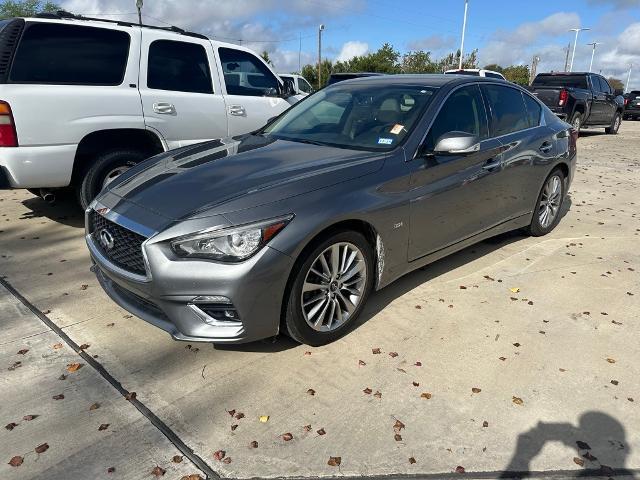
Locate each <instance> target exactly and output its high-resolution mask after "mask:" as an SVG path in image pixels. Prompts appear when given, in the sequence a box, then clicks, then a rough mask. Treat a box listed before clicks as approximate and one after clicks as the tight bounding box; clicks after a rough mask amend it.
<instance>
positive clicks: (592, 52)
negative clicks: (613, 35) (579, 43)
mask: <svg viewBox="0 0 640 480" xmlns="http://www.w3.org/2000/svg"><path fill="white" fill-rule="evenodd" d="M600 44H601V43H600V42H591V43H587V45H591V46H592V47H593V50H592V51H591V63H590V64H589V73H591V69H592V68H593V57H595V55H596V46H597V45H600Z"/></svg>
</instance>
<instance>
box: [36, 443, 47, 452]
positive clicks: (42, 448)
mask: <svg viewBox="0 0 640 480" xmlns="http://www.w3.org/2000/svg"><path fill="white" fill-rule="evenodd" d="M47 450H49V444H48V443H43V444H42V445H38V446H37V447H36V448H35V452H36V453H44V452H46V451H47Z"/></svg>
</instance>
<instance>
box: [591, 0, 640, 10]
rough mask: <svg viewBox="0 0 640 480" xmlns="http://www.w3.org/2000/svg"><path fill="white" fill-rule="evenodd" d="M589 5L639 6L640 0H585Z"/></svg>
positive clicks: (619, 7)
mask: <svg viewBox="0 0 640 480" xmlns="http://www.w3.org/2000/svg"><path fill="white" fill-rule="evenodd" d="M587 3H589V4H590V5H611V6H612V7H613V8H615V9H623V8H632V7H640V0H587Z"/></svg>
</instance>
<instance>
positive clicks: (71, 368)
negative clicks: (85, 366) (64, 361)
mask: <svg viewBox="0 0 640 480" xmlns="http://www.w3.org/2000/svg"><path fill="white" fill-rule="evenodd" d="M81 368H82V364H81V363H70V364H69V365H67V371H68V372H71V373H73V372H77V371H78V370H80V369H81Z"/></svg>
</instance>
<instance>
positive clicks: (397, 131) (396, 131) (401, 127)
mask: <svg viewBox="0 0 640 480" xmlns="http://www.w3.org/2000/svg"><path fill="white" fill-rule="evenodd" d="M402 130H404V125H400V124H399V123H396V124H395V125H394V126H393V128H392V129H391V133H393V134H394V135H400V132H402Z"/></svg>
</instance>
